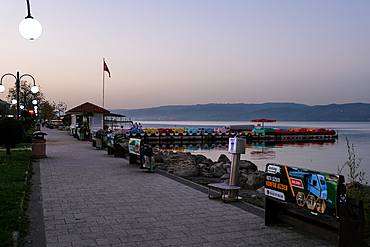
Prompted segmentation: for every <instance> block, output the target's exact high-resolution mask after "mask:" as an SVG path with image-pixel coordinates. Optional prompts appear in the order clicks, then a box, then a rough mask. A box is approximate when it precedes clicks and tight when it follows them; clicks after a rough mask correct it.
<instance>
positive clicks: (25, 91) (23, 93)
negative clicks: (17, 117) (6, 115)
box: [7, 81, 45, 110]
mask: <svg viewBox="0 0 370 247" xmlns="http://www.w3.org/2000/svg"><path fill="white" fill-rule="evenodd" d="M32 86H33V85H31V84H28V83H27V81H21V82H20V85H19V104H20V105H24V106H25V108H26V109H28V110H29V109H33V104H32V101H33V100H34V99H35V100H37V103H38V104H40V103H42V102H44V101H45V97H44V93H43V92H42V91H41V88H40V86H39V91H38V92H37V93H32V92H31V87H32ZM7 99H8V102H9V103H11V101H12V100H13V99H17V85H14V87H12V88H9V92H8V95H7Z"/></svg>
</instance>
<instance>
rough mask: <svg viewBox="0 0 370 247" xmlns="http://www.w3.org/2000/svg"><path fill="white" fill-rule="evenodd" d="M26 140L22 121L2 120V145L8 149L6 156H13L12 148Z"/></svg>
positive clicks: (0, 125) (0, 142)
mask: <svg viewBox="0 0 370 247" xmlns="http://www.w3.org/2000/svg"><path fill="white" fill-rule="evenodd" d="M23 138H24V127H23V124H22V122H21V121H20V120H17V119H14V118H2V119H1V120H0V145H4V146H5V147H6V154H7V155H11V152H10V148H12V147H15V145H17V144H18V143H21V142H22V141H23Z"/></svg>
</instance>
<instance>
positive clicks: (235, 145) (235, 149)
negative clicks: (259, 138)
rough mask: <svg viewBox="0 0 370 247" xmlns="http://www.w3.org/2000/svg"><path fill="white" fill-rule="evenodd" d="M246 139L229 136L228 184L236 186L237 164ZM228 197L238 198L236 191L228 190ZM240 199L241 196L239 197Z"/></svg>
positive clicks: (243, 150)
mask: <svg viewBox="0 0 370 247" xmlns="http://www.w3.org/2000/svg"><path fill="white" fill-rule="evenodd" d="M245 147H246V139H243V138H229V153H231V154H232V155H233V156H232V161H231V171H230V180H229V185H232V186H236V185H237V183H238V179H239V176H238V175H239V164H240V154H245ZM228 197H229V198H230V199H233V200H238V199H239V198H237V191H235V190H229V194H228ZM240 199H241V198H240Z"/></svg>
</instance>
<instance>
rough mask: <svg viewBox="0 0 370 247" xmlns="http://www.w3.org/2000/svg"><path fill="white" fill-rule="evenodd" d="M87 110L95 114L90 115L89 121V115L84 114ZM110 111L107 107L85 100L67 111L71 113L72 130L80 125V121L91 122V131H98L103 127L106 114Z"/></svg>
mask: <svg viewBox="0 0 370 247" xmlns="http://www.w3.org/2000/svg"><path fill="white" fill-rule="evenodd" d="M85 112H92V113H93V116H91V117H89V121H87V117H83V116H82V115H83V114H84V113H85ZM109 113H110V111H108V110H107V109H104V108H102V107H100V106H97V105H94V104H92V103H90V102H85V103H83V104H81V105H79V106H76V107H74V108H72V109H70V110H68V111H67V114H70V115H71V125H70V130H71V131H72V130H73V129H74V128H76V127H78V124H79V123H80V122H89V129H90V131H98V130H100V129H103V128H104V114H109Z"/></svg>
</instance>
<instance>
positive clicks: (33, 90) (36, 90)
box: [31, 86, 39, 93]
mask: <svg viewBox="0 0 370 247" xmlns="http://www.w3.org/2000/svg"><path fill="white" fill-rule="evenodd" d="M38 91H39V88H38V87H37V86H33V87H31V92H32V93H37V92H38Z"/></svg>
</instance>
